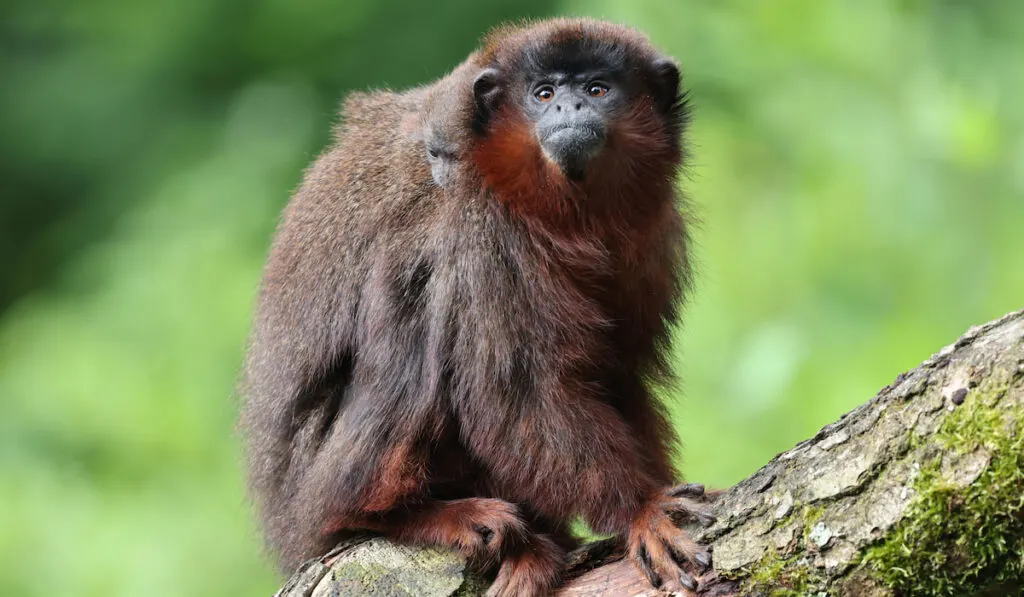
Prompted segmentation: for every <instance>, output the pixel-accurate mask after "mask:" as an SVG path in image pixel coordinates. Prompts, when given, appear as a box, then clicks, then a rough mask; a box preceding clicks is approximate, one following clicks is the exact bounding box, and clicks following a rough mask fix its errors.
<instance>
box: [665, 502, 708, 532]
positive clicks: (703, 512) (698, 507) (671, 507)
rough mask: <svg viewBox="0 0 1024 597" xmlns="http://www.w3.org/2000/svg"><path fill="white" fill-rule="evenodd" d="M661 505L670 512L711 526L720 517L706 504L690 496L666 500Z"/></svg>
mask: <svg viewBox="0 0 1024 597" xmlns="http://www.w3.org/2000/svg"><path fill="white" fill-rule="evenodd" d="M661 507H662V508H663V509H664V510H665V512H668V513H669V514H682V515H684V516H687V517H689V518H692V519H694V520H696V521H697V522H699V523H700V524H701V525H703V526H711V525H712V524H714V523H715V521H716V520H718V518H717V517H716V516H715V515H714V514H713V513H712V512H711V511H709V510H707V509H706V508H705V507H704V504H703V503H701V502H697V501H694V500H691V499H690V498H685V497H677V498H672V499H668V500H665V501H663V502H662V503H661Z"/></svg>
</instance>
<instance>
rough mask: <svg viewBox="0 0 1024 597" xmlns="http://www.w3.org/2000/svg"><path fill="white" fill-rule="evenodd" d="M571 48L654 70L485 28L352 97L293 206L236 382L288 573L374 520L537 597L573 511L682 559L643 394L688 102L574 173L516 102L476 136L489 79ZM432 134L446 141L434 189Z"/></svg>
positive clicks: (677, 288) (632, 41)
mask: <svg viewBox="0 0 1024 597" xmlns="http://www.w3.org/2000/svg"><path fill="white" fill-rule="evenodd" d="M564 39H569V40H573V39H596V40H598V41H600V42H601V43H604V44H606V45H610V46H615V47H621V48H623V49H624V51H625V55H626V56H627V57H628V59H629V60H632V61H634V62H636V63H637V64H641V65H643V64H647V63H649V62H651V61H653V60H654V59H656V58H657V56H658V55H657V53H656V52H655V51H654V50H653V49H652V48H651V47H650V45H649V44H648V43H647V42H646V40H645V39H644V38H643V37H642V36H640V35H639V34H637V33H635V32H633V31H631V30H628V29H625V28H622V27H618V26H614V25H610V24H607V23H600V22H596V21H587V20H554V21H547V22H542V23H539V24H536V25H528V26H524V27H519V28H508V29H501V30H498V31H496V32H495V33H493V34H492V35H491V36H490V37H489V38H488V40H487V41H486V43H485V45H484V48H483V49H482V50H481V51H480V52H479V53H477V54H474V55H472V56H470V58H469V59H468V60H467V61H466V62H465V63H464V64H463V65H461V66H460V67H459V68H457V69H456V70H455V71H453V73H452V74H451V75H449V76H448V77H446V78H445V79H442V80H441V81H439V82H438V83H436V84H434V85H433V86H431V87H427V88H420V89H416V90H412V91H410V92H406V93H402V94H396V93H391V92H382V93H375V94H368V95H358V96H356V97H354V98H352V99H350V100H349V101H348V102H347V103H346V105H345V109H344V114H345V121H344V123H343V124H342V125H341V127H340V128H339V130H338V132H337V138H336V141H335V143H334V145H333V146H332V147H331V148H330V149H328V150H327V151H326V152H325V153H324V154H323V155H322V156H321V157H320V158H319V159H318V160H317V161H316V162H315V163H314V164H313V165H312V166H311V167H310V169H309V171H308V172H307V173H306V177H305V180H304V182H303V184H302V186H301V187H300V188H299V190H298V191H297V192H296V194H295V196H294V197H293V199H292V201H291V203H290V204H289V206H288V207H287V208H286V210H285V213H284V218H283V220H282V223H281V225H280V227H279V229H278V232H277V237H276V240H275V243H274V247H273V249H272V251H271V254H270V257H269V259H268V262H267V266H266V270H265V274H264V280H263V286H262V290H261V294H260V299H259V306H258V311H257V317H256V323H255V329H254V332H253V335H252V338H251V342H250V348H249V353H248V357H247V361H246V373H245V381H244V385H243V388H242V391H243V394H244V397H245V404H244V409H243V413H242V426H243V428H244V430H245V432H246V436H247V442H248V450H249V462H250V480H251V485H252V491H253V494H254V496H255V498H256V501H257V504H258V505H259V507H260V510H261V514H262V518H263V521H264V526H265V529H266V533H267V536H268V540H269V543H270V545H271V547H272V548H273V549H274V550H275V552H276V553H277V554H278V556H279V557H280V560H281V562H282V566H283V567H284V568H285V569H290V568H292V567H294V566H295V565H296V564H298V563H299V562H300V561H302V560H303V559H305V558H309V557H312V556H315V555H317V554H319V553H322V552H324V551H326V550H327V549H329V548H330V547H331V545H332V543H333V542H335V541H336V540H337V539H338V538H339V537H340V536H342V535H343V534H344V533H346V532H348V531H350V530H352V529H359V528H362V529H370V530H375V531H378V532H381V533H384V534H385V535H387V536H390V537H392V538H393V539H395V540H399V541H405V542H410V543H431V544H442V545H448V546H451V547H454V548H457V549H459V550H461V551H462V552H463V553H465V554H466V555H467V556H469V557H471V558H474V560H475V561H477V562H478V563H479V562H483V563H485V564H486V563H487V562H496V561H499V560H500V561H501V562H502V565H501V567H500V570H499V571H498V576H497V580H496V582H495V585H494V587H492V590H491V594H493V595H508V596H511V595H543V594H545V593H546V592H547V591H549V590H550V588H551V587H553V586H554V585H555V584H556V583H557V582H558V579H559V575H560V572H561V570H562V567H563V566H564V562H565V556H566V551H567V550H568V549H570V548H571V547H572V546H573V545H574V543H575V540H574V539H572V537H571V536H570V535H569V533H568V532H567V530H566V529H567V524H568V521H569V520H570V519H572V518H573V517H574V516H577V515H582V516H583V518H584V519H585V520H586V521H587V522H588V523H589V524H590V525H591V526H592V527H593V528H594V529H595V530H596V531H599V532H607V533H617V534H622V535H626V536H627V537H628V543H629V545H630V547H631V548H632V550H633V555H634V556H635V557H638V558H640V555H639V554H640V552H646V554H648V555H649V557H650V558H651V562H650V563H649V564H650V567H653V569H654V570H655V571H656V572H657V573H658V574H659V576H661V577H665V576H671V575H672V574H676V575H677V576H678V574H677V573H678V571H679V569H678V568H677V564H675V562H674V560H673V559H672V558H673V555H672V552H673V550H674V551H675V552H676V557H677V558H678V555H679V554H680V553H682V554H684V555H685V556H686V557H687V558H688V559H692V555H693V554H694V553H696V551H695V550H696V549H697V547H696V546H695V545H694V544H693V543H692V541H690V540H689V539H688V538H687V537H686V536H685V534H683V533H682V532H681V531H679V530H678V529H676V528H675V527H674V526H673V525H672V524H671V520H670V519H669V512H675V511H683V512H685V511H687V509H686V508H685V507H684V506H686V504H684V503H682V502H679V500H678V499H676V500H673V499H670V498H667V497H666V495H665V494H664V489H665V488H666V487H667V486H669V485H670V484H671V483H672V482H673V479H674V477H675V474H674V471H673V469H672V465H671V461H672V458H671V448H672V446H673V445H674V443H675V437H674V435H673V433H672V431H671V428H670V426H669V425H668V423H667V422H666V418H665V416H664V413H663V409H662V407H661V405H660V404H659V403H658V402H657V401H656V400H655V399H654V398H653V396H652V394H651V387H652V385H654V384H664V385H670V384H671V381H672V380H671V375H670V368H669V366H668V363H667V362H666V360H665V357H666V349H667V347H668V341H669V335H670V331H671V327H672V325H673V324H674V323H675V322H676V319H677V310H678V306H679V304H680V302H681V300H682V295H683V292H684V290H685V287H686V282H687V280H688V279H689V269H688V265H687V259H686V235H685V223H684V221H683V220H682V218H681V217H680V215H679V209H678V208H679V205H680V201H679V198H678V197H677V195H676V193H675V190H674V189H675V186H674V179H675V174H676V171H677V168H678V167H679V164H680V162H681V160H682V149H681V145H680V138H679V136H680V133H681V128H682V126H683V124H684V123H685V118H684V117H685V110H684V106H682V105H681V104H677V103H676V102H675V97H674V95H673V98H672V101H671V102H670V103H671V104H672V107H671V109H660V108H658V107H657V101H656V100H658V98H657V97H656V96H657V93H655V92H653V91H652V92H651V94H650V95H641V96H639V97H637V98H636V99H635V101H634V102H633V105H632V108H631V110H630V111H629V113H628V114H625V115H623V116H622V117H621V118H619V119H618V120H617V121H616V122H615V123H614V126H613V128H612V129H611V131H610V134H609V137H608V145H607V150H606V151H605V152H604V153H603V154H602V155H601V156H600V157H599V158H598V160H599V163H598V164H597V167H595V168H593V169H592V170H591V171H590V173H589V174H588V175H587V177H586V178H585V179H583V180H581V181H576V182H570V181H568V180H567V179H566V178H564V177H563V176H562V175H561V173H560V171H559V170H558V168H557V167H556V166H554V165H553V164H552V163H550V162H549V161H547V159H546V158H545V156H544V155H543V153H542V152H541V151H540V149H539V147H538V146H537V142H536V139H535V138H534V136H533V135H532V132H531V131H530V130H529V128H528V126H527V123H526V121H525V120H524V117H523V115H522V113H520V112H518V111H517V110H516V108H515V105H514V102H509V103H506V104H505V108H503V110H502V111H501V112H500V113H499V114H497V115H496V117H495V118H493V119H492V120H491V121H490V122H489V123H488V124H487V126H486V127H485V130H483V131H476V132H474V131H473V126H471V121H472V119H473V117H474V109H473V99H472V89H471V88H472V82H473V77H474V76H475V75H476V73H477V72H479V71H480V70H481V69H483V68H486V67H499V68H502V69H505V72H509V71H511V72H515V70H514V69H515V68H516V65H517V61H519V60H521V59H522V52H523V49H524V48H526V47H528V46H530V45H531V44H533V45H536V44H543V43H550V42H553V41H557V40H564ZM651 88H652V89H654V88H655V87H654V85H653V84H652V85H651ZM671 93H672V94H675V93H676V90H675V89H672V90H671ZM431 135H446V136H447V138H448V139H449V140H450V141H451V142H452V143H453V144H454V146H456V147H458V152H457V155H456V156H455V159H457V160H458V162H457V163H458V167H457V168H456V169H455V172H456V176H455V178H454V182H453V183H452V185H451V186H446V188H444V189H441V188H438V186H437V185H436V184H433V181H432V179H431V173H430V168H429V167H428V165H427V164H426V162H425V160H424V137H429V136H431ZM666 500H668V501H667V502H666ZM640 559H643V558H640ZM638 561H639V560H638ZM644 565H646V564H644V563H643V562H641V566H642V567H643V566H644ZM661 580H663V581H665V583H666V584H665V586H666V587H668V588H673V587H676V586H677V585H678V582H676V581H675V580H674V579H671V578H667V579H666V578H662V579H661Z"/></svg>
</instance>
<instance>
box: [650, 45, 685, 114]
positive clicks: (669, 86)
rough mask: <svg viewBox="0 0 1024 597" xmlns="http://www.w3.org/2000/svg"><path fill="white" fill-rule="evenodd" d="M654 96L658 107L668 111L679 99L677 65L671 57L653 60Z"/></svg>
mask: <svg viewBox="0 0 1024 597" xmlns="http://www.w3.org/2000/svg"><path fill="white" fill-rule="evenodd" d="M653 70H654V82H653V91H654V98H655V100H656V101H657V102H658V107H659V108H661V109H662V110H664V111H666V112H667V111H669V110H671V109H672V106H674V105H675V103H676V100H678V99H679V67H678V66H677V65H676V63H675V61H673V60H672V59H671V58H659V59H658V60H655V61H654V65H653Z"/></svg>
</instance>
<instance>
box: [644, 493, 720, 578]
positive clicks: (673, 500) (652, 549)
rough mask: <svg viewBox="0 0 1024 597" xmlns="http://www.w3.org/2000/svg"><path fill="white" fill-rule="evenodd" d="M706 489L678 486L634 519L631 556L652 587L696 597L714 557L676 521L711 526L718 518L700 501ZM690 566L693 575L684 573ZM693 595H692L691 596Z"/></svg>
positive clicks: (659, 496) (653, 501)
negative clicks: (701, 576) (700, 579)
mask: <svg viewBox="0 0 1024 597" xmlns="http://www.w3.org/2000/svg"><path fill="white" fill-rule="evenodd" d="M702 497H704V487H703V486H700V485H695V484H684V485H678V486H676V487H673V488H671V489H668V490H667V491H665V492H664V493H663V494H661V495H658V496H656V497H654V498H653V499H652V500H650V501H649V502H648V503H647V505H646V506H644V508H642V509H641V510H640V512H639V513H638V514H637V515H636V517H635V518H634V519H633V523H632V524H631V525H630V529H629V535H628V539H627V540H628V546H629V554H630V556H632V558H633V561H634V563H635V564H636V565H637V567H638V568H639V569H640V571H641V572H642V573H643V574H644V576H646V577H647V580H648V581H650V583H651V585H652V586H654V587H655V588H661V589H663V590H666V591H670V592H679V593H685V594H693V592H695V591H696V590H697V581H696V580H695V579H694V577H693V573H696V574H698V575H699V574H703V573H704V572H706V571H707V570H708V569H709V568H710V567H711V553H710V552H709V551H707V550H706V549H704V548H703V547H701V546H700V545H698V544H697V543H696V542H695V541H694V540H693V539H691V538H690V536H689V535H688V534H687V533H686V532H685V531H683V530H681V529H679V528H678V527H677V526H676V524H675V522H674V521H673V518H680V517H682V518H686V517H689V518H694V519H696V520H697V521H699V522H700V523H701V524H704V525H709V524H711V523H713V522H714V520H715V517H714V515H712V514H711V513H710V512H708V511H707V509H706V504H705V503H704V502H702V501H700V498H702ZM684 565H686V566H688V567H689V568H690V570H691V572H687V571H686V570H684V569H683V566H684ZM687 591H689V593H687Z"/></svg>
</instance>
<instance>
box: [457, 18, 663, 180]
mask: <svg viewBox="0 0 1024 597" xmlns="http://www.w3.org/2000/svg"><path fill="white" fill-rule="evenodd" d="M608 42H609V40H607V39H605V40H598V39H593V38H588V37H587V36H577V37H553V38H552V39H550V40H548V41H547V42H546V43H541V44H535V45H528V46H526V47H525V48H524V50H523V52H522V54H521V55H520V56H517V57H515V58H516V59H515V60H514V61H509V63H506V64H499V65H497V66H492V67H490V68H487V69H485V70H484V71H483V72H481V73H480V74H479V75H478V76H477V77H476V80H475V81H474V85H473V94H474V98H475V100H476V105H477V111H478V120H479V121H480V122H481V123H484V126H485V125H486V123H487V122H488V121H489V120H490V119H491V117H492V115H494V114H499V113H501V112H502V111H513V112H516V113H518V114H521V115H522V117H523V119H525V121H526V124H527V126H529V127H530V128H531V129H532V131H531V132H532V136H533V138H534V140H535V142H536V143H537V144H538V145H539V147H540V149H541V152H542V154H543V156H544V157H545V158H546V159H547V160H548V161H549V162H551V163H553V164H555V165H557V166H558V168H560V169H561V171H562V173H563V174H564V175H565V176H566V177H567V178H569V179H570V180H576V181H578V180H582V179H584V178H585V176H586V175H587V173H588V170H589V169H590V168H592V167H593V165H594V164H595V163H596V162H597V160H595V158H597V157H598V156H600V155H601V154H602V153H603V152H605V151H606V150H608V149H609V144H610V143H611V142H612V141H613V140H614V137H615V135H614V133H615V130H616V128H617V127H618V126H619V125H620V124H622V123H624V122H627V123H628V121H630V120H631V119H633V120H635V119H636V118H637V114H638V111H640V112H643V111H645V110H646V111H648V112H657V113H659V115H660V116H664V118H665V119H666V120H668V119H671V118H672V114H671V112H672V109H673V106H674V105H675V103H676V99H677V96H678V93H679V92H678V88H679V71H678V69H677V68H676V66H675V63H673V62H672V61H671V60H667V59H663V58H653V59H652V58H649V57H646V56H643V55H638V53H637V52H635V51H630V49H629V48H627V47H617V46H616V45H615V44H614V43H608ZM619 149H620V150H628V148H621V147H620V148H619Z"/></svg>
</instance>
